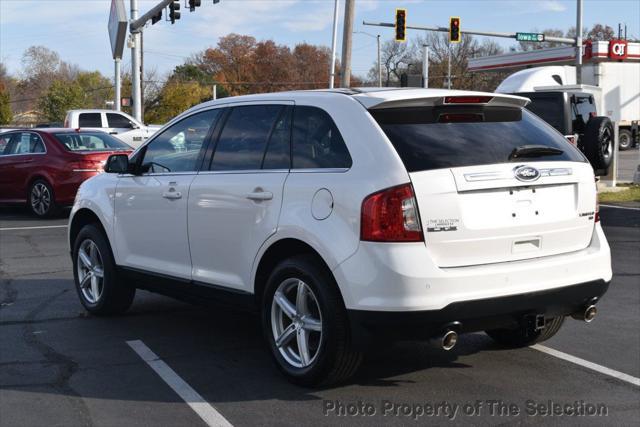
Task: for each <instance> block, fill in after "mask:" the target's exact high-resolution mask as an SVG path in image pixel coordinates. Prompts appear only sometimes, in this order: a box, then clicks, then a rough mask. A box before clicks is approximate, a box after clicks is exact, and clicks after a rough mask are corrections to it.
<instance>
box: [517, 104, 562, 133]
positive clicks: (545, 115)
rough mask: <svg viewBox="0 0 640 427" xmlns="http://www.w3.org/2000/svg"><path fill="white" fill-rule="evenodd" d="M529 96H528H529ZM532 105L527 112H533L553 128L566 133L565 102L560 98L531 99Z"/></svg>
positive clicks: (528, 106)
mask: <svg viewBox="0 0 640 427" xmlns="http://www.w3.org/2000/svg"><path fill="white" fill-rule="evenodd" d="M527 96H528V95H527ZM530 99H531V103H529V105H527V107H526V108H527V110H529V111H531V112H532V113H534V114H535V115H537V116H538V117H540V118H541V119H542V120H544V121H545V122H547V123H549V124H550V125H551V126H553V127H554V128H555V129H556V130H557V131H558V132H561V133H564V126H565V124H564V121H563V119H564V111H563V109H564V101H563V99H562V98H561V97H560V98H558V97H553V98H551V97H541V98H534V97H530Z"/></svg>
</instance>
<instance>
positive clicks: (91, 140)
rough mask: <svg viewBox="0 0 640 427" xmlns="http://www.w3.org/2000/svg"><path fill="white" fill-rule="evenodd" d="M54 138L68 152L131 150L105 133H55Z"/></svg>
mask: <svg viewBox="0 0 640 427" xmlns="http://www.w3.org/2000/svg"><path fill="white" fill-rule="evenodd" d="M53 136H55V138H56V139H57V140H58V141H59V142H60V143H61V144H62V145H64V146H65V148H66V149H67V150H69V151H118V150H131V147H129V146H128V145H127V144H125V143H124V142H122V141H120V140H119V139H116V138H114V137H112V136H111V135H107V134H106V133H98V132H96V133H86V132H80V133H71V132H69V133H55V134H53Z"/></svg>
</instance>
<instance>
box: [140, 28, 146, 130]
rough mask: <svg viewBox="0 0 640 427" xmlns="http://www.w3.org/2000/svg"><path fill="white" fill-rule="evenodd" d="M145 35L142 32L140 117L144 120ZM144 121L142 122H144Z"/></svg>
mask: <svg viewBox="0 0 640 427" xmlns="http://www.w3.org/2000/svg"><path fill="white" fill-rule="evenodd" d="M144 86H145V83H144V33H143V32H142V31H141V32H140V117H142V118H144ZM143 121H144V120H142V119H141V120H140V122H143Z"/></svg>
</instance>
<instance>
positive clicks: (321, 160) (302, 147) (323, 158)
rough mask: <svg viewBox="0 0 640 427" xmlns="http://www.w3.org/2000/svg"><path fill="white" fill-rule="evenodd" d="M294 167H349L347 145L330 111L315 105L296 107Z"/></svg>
mask: <svg viewBox="0 0 640 427" xmlns="http://www.w3.org/2000/svg"><path fill="white" fill-rule="evenodd" d="M292 148H293V168H294V169H310V168H349V167H351V164H352V161H351V156H350V155H349V151H348V150H347V146H346V145H345V143H344V140H343V139H342V136H341V135H340V132H339V131H338V128H337V127H336V125H335V123H334V122H333V120H332V119H331V117H330V116H329V114H327V112H325V111H323V110H321V109H319V108H316V107H295V112H294V116H293V138H292Z"/></svg>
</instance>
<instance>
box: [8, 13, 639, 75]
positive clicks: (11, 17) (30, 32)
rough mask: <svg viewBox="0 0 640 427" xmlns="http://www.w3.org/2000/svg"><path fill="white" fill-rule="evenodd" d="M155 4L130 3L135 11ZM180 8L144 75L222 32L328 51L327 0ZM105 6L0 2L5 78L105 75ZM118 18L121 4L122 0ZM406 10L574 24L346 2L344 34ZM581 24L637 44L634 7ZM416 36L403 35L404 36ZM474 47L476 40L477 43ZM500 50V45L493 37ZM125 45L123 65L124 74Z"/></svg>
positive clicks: (428, 20)
mask: <svg viewBox="0 0 640 427" xmlns="http://www.w3.org/2000/svg"><path fill="white" fill-rule="evenodd" d="M158 1H159V0H140V1H139V4H140V6H139V8H140V11H141V13H144V12H146V11H148V10H149V9H151V7H153V6H154V5H155V4H157V3H158ZM184 2H185V0H182V10H181V12H182V17H181V19H180V20H179V21H177V22H176V23H175V24H174V25H171V23H170V22H167V21H161V22H159V23H157V24H156V25H153V26H148V27H147V28H146V29H145V31H144V49H145V53H144V61H145V68H146V69H149V68H155V69H156V70H157V71H158V72H159V73H160V74H161V75H164V74H166V73H169V72H170V71H171V70H172V69H173V68H174V67H175V66H176V65H179V64H181V63H183V62H184V60H185V58H187V57H189V56H190V55H191V54H192V53H194V52H198V51H201V50H203V49H205V48H207V47H210V46H215V44H216V42H217V40H218V38H219V37H220V36H223V35H226V34H228V33H231V32H235V33H239V34H246V35H251V36H254V37H255V38H256V39H258V40H263V39H273V40H275V41H276V42H277V43H279V44H286V45H289V46H295V45H296V44H297V43H301V42H307V43H312V44H319V45H325V46H331V37H332V22H333V8H334V0H221V1H220V3H218V4H215V5H214V4H213V2H212V0H202V6H201V7H200V8H198V9H196V11H195V12H193V13H190V12H189V11H188V9H187V10H185V7H184ZM110 3H111V0H0V60H1V61H2V63H4V64H5V66H6V67H7V68H8V70H9V73H11V74H13V75H20V72H21V58H22V53H23V52H24V51H25V49H27V48H28V47H29V46H32V45H43V46H46V47H48V48H49V49H52V50H54V51H56V52H58V53H59V54H60V57H61V58H62V59H63V60H64V61H67V62H70V63H74V64H78V65H79V66H80V67H81V68H82V69H85V70H91V71H93V70H99V71H101V72H102V73H103V74H105V75H107V76H110V77H112V75H113V59H112V57H111V48H110V43H109V36H108V33H107V21H108V17H109V10H110ZM344 3H345V1H344V0H340V21H339V27H338V28H339V31H338V34H339V35H338V58H340V55H341V43H342V25H343V23H342V19H343V15H344ZM125 5H126V9H127V12H128V10H129V0H125ZM397 7H402V8H406V9H407V23H408V24H409V25H412V24H413V25H425V26H447V25H448V20H449V17H450V16H460V18H461V27H462V30H463V31H464V29H465V28H466V29H469V30H480V31H482V30H485V31H487V30H488V31H499V32H516V31H524V32H528V31H533V30H536V29H537V30H542V29H545V28H560V29H563V30H566V29H568V28H569V27H570V26H575V21H576V0H407V1H399V0H377V1H376V0H356V19H355V25H354V31H358V32H367V33H369V34H371V35H373V36H375V35H376V34H380V35H381V38H382V39H383V40H386V39H390V38H392V37H393V29H392V28H383V27H373V26H363V25H362V21H363V20H366V21H374V22H392V21H393V20H394V14H395V8H397ZM583 9H584V15H583V16H584V17H583V23H584V26H586V27H589V28H590V27H591V26H592V25H593V24H595V23H603V24H607V25H610V26H611V27H613V28H614V29H615V30H616V31H617V28H618V23H619V22H621V23H626V24H627V31H628V35H629V37H631V36H633V37H635V38H640V0H584V7H583ZM419 33H420V32H419V31H415V30H414V31H412V30H409V37H414V36H416V35H418V34H419ZM479 39H481V38H480V37H479ZM495 40H496V41H498V42H499V43H500V44H501V45H502V46H504V47H508V46H510V45H513V44H515V42H514V41H513V40H510V39H495ZM130 57H131V54H130V50H129V49H127V48H126V47H125V52H124V55H123V67H129V66H130ZM375 59H376V40H375V37H371V36H368V35H365V34H360V33H356V34H354V37H353V54H352V69H353V73H354V74H356V75H361V76H364V75H366V74H367V72H368V70H369V69H370V68H371V66H372V65H373V63H374V61H375Z"/></svg>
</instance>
